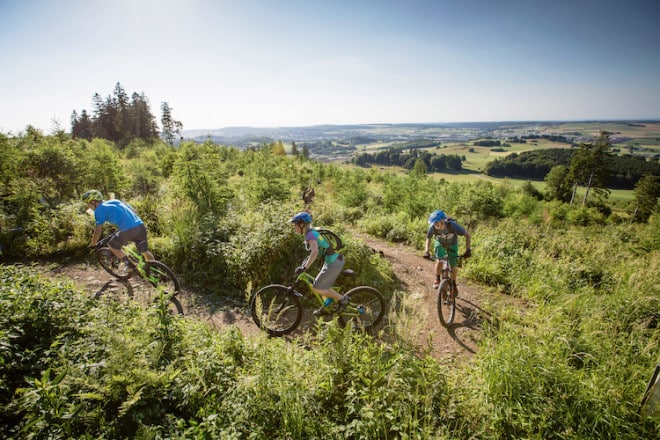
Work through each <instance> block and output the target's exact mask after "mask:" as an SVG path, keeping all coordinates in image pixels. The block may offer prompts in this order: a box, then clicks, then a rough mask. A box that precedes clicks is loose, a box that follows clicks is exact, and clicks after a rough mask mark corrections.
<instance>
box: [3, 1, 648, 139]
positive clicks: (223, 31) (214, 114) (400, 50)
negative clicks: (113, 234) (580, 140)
mask: <svg viewBox="0 0 660 440" xmlns="http://www.w3.org/2000/svg"><path fill="white" fill-rule="evenodd" d="M658 16H660V2H657V1H650V0H632V1H630V2H619V1H615V0H601V1H596V0H573V1H569V0H558V1H556V2H553V3H552V4H551V5H549V4H548V3H547V2H540V1H534V0H530V1H523V0H503V1H500V2H492V1H487V0H465V1H462V2H450V1H447V0H435V1H431V0H410V1H408V2H397V1H388V0H380V1H374V0H363V1H358V0H355V1H351V2H348V1H344V0H337V1H334V2H330V3H325V2H305V1H302V0H282V1H280V2H268V1H265V0H243V1H232V0H225V1H211V0H189V1H175V0H163V1H157V0H142V1H139V2H134V1H131V0H114V1H101V0H87V1H81V0H72V1H70V2H66V3H61V2H53V1H47V0H24V1H15V0H0V49H1V50H2V53H3V55H4V61H5V62H4V63H3V69H0V94H1V95H2V101H1V103H0V132H12V133H18V132H20V131H22V130H24V129H25V127H26V126H27V125H28V124H30V125H33V126H35V127H36V128H38V129H41V130H44V131H49V130H50V129H51V128H53V120H57V121H58V122H59V124H60V126H61V127H62V128H64V129H66V130H67V131H68V130H69V129H70V117H71V113H72V111H74V110H75V111H77V112H78V113H79V114H80V112H81V111H82V110H83V109H85V110H87V111H88V112H89V113H90V114H91V113H93V108H92V96H93V95H94V93H99V94H100V95H101V97H103V98H105V97H107V96H109V95H112V93H113V90H114V87H115V84H116V83H120V84H121V85H122V86H123V88H124V90H125V91H126V92H127V93H128V94H132V93H134V92H137V93H144V94H145V96H146V97H147V98H148V99H149V101H150V107H151V111H152V113H153V114H154V116H155V117H156V119H157V121H158V122H159V123H160V105H161V103H162V102H168V103H169V105H170V107H171V108H172V116H173V117H174V119H176V120H179V121H181V122H182V123H183V128H184V130H210V129H221V128H225V127H253V128H259V127H263V128H277V127H309V126H315V125H361V124H371V125H373V124H410V123H413V124H449V123H479V122H481V123H487V122H527V121H531V122H541V121H544V122H552V121H560V122H569V121H576V122H579V121H639V120H657V119H660V81H658V78H660V57H658V56H657V55H656V53H657V50H658V48H660V30H659V29H658V28H657V26H656V23H655V21H656V18H657V17H658Z"/></svg>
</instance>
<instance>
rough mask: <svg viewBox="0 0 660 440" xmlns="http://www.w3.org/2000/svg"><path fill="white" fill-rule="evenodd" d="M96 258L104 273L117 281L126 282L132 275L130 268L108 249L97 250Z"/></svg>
mask: <svg viewBox="0 0 660 440" xmlns="http://www.w3.org/2000/svg"><path fill="white" fill-rule="evenodd" d="M96 258H97V259H98V260H99V263H100V264H101V267H103V269H105V270H106V272H108V273H109V274H110V275H112V276H113V277H115V278H117V279H119V280H127V279H129V278H130V277H131V276H132V275H133V273H132V271H131V268H130V267H129V266H127V265H126V264H124V263H123V262H122V261H121V260H120V259H119V258H117V256H116V255H115V254H113V253H112V251H111V250H110V248H109V247H102V248H98V249H97V250H96Z"/></svg>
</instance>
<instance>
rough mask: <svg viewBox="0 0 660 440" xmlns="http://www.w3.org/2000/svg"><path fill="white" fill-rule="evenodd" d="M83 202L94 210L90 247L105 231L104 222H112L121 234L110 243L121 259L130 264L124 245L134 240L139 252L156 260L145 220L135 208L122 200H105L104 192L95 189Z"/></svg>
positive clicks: (114, 252)
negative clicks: (93, 225)
mask: <svg viewBox="0 0 660 440" xmlns="http://www.w3.org/2000/svg"><path fill="white" fill-rule="evenodd" d="M82 200H83V202H85V203H86V204H87V207H88V208H90V209H91V210H92V211H94V219H95V221H96V228H95V229H94V235H93V236H92V240H91V242H90V244H89V245H90V247H94V245H96V242H98V241H99V239H100V238H101V234H102V233H103V224H104V223H106V222H107V223H111V224H113V225H115V226H116V227H117V228H118V229H119V234H117V235H115V236H114V237H113V238H112V240H110V242H109V243H108V246H109V247H110V250H111V251H112V253H113V254H115V255H116V256H117V258H119V259H120V260H122V261H124V262H125V263H127V264H128V259H127V257H126V254H125V253H124V251H122V247H123V246H125V245H126V244H128V243H129V242H131V241H132V242H134V243H135V246H136V247H137V250H138V252H139V253H140V254H141V255H142V256H143V257H144V258H145V259H146V260H147V261H151V260H154V259H155V258H154V256H153V254H152V253H151V252H150V251H149V244H148V242H147V228H146V227H145V226H144V222H143V221H142V219H141V218H140V216H139V215H137V213H136V212H135V210H134V209H133V208H132V207H131V206H130V205H128V204H127V203H125V202H122V201H121V200H116V199H112V200H103V194H101V192H100V191H97V190H95V189H92V190H89V191H87V192H86V193H85V194H83V196H82Z"/></svg>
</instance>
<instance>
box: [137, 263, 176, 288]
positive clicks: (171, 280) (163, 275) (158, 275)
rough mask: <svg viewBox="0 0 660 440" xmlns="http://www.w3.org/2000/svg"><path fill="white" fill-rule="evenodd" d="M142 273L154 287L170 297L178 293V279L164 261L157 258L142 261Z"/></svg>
mask: <svg viewBox="0 0 660 440" xmlns="http://www.w3.org/2000/svg"><path fill="white" fill-rule="evenodd" d="M144 275H145V277H146V279H147V280H148V281H149V282H150V283H151V285H152V286H154V287H155V288H156V289H159V290H162V291H163V292H164V293H165V294H167V295H172V297H174V296H176V295H178V293H179V290H180V288H181V286H180V285H179V279H178V278H177V276H176V275H175V274H174V272H172V269H170V268H169V267H167V265H166V264H165V263H163V262H161V261H157V260H153V261H147V262H146V263H144Z"/></svg>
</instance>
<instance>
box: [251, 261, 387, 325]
mask: <svg viewBox="0 0 660 440" xmlns="http://www.w3.org/2000/svg"><path fill="white" fill-rule="evenodd" d="M341 275H344V276H353V275H355V272H353V270H352V269H344V270H342V272H341ZM313 284H314V276H312V275H310V274H309V273H307V272H302V273H300V274H299V275H298V276H297V277H296V280H295V281H294V283H293V285H291V286H284V285H281V284H270V285H268V286H265V287H263V288H262V289H260V290H259V291H257V292H256V293H254V294H253V295H252V296H251V297H250V300H249V306H250V310H251V313H252V319H253V320H254V322H255V324H257V326H258V327H259V328H261V329H262V330H265V331H266V332H267V333H268V334H269V335H271V336H283V335H286V334H288V333H291V332H292V331H294V330H295V329H296V328H297V327H298V326H299V325H300V322H301V320H302V317H303V301H302V298H303V297H304V296H305V295H304V293H302V292H301V290H303V291H306V292H311V293H312V296H313V297H315V298H316V300H317V301H318V303H319V305H320V306H321V307H322V306H323V303H324V298H323V297H322V296H321V295H319V294H318V293H316V292H314V291H313V290H312V289H311V287H312V285H313ZM332 290H334V291H335V292H339V290H340V288H338V287H333V288H332ZM346 296H348V297H349V298H350V302H349V303H348V305H347V306H346V308H345V309H344V310H342V311H341V312H340V313H338V320H339V322H340V323H341V324H342V325H344V326H346V325H351V326H352V327H353V328H355V329H361V330H368V329H371V328H373V327H375V326H376V325H378V323H379V322H380V321H381V320H382V319H383V316H384V315H385V308H386V301H385V297H383V294H381V293H380V292H379V291H378V290H376V289H374V288H373V287H369V286H358V287H354V288H352V289H350V290H349V291H348V292H346ZM331 314H332V313H331Z"/></svg>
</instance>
